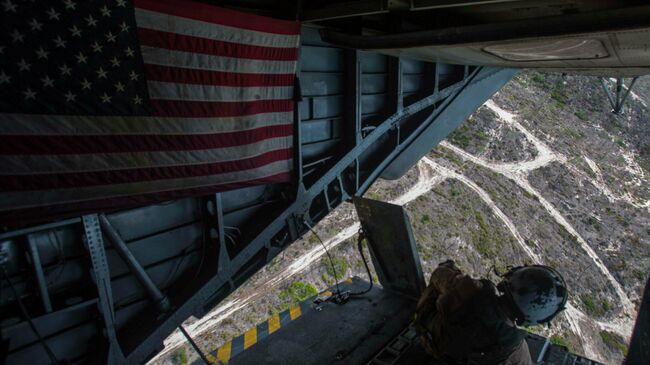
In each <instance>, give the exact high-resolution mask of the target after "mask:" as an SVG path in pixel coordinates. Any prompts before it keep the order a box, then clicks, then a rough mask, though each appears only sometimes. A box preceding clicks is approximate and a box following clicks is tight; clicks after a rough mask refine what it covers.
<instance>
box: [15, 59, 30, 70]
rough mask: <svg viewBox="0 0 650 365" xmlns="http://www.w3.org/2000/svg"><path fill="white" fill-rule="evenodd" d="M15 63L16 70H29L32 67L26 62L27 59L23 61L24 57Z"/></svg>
mask: <svg viewBox="0 0 650 365" xmlns="http://www.w3.org/2000/svg"><path fill="white" fill-rule="evenodd" d="M17 65H18V70H20V71H29V69H30V67H32V65H30V64H29V63H27V61H25V59H24V58H23V59H21V60H20V62H18V64H17Z"/></svg>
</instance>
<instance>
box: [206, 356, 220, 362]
mask: <svg viewBox="0 0 650 365" xmlns="http://www.w3.org/2000/svg"><path fill="white" fill-rule="evenodd" d="M205 358H206V359H208V361H209V362H210V364H216V363H217V361H218V360H217V358H216V357H214V356H213V355H212V354H205Z"/></svg>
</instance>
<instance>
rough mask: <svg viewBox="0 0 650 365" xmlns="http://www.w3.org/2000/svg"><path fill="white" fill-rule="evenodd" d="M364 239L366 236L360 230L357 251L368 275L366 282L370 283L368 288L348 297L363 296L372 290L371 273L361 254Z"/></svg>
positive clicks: (364, 257) (364, 256)
mask: <svg viewBox="0 0 650 365" xmlns="http://www.w3.org/2000/svg"><path fill="white" fill-rule="evenodd" d="M365 238H366V236H365V235H364V234H363V231H362V230H359V235H358V237H357V248H358V249H359V254H360V255H361V260H363V265H364V266H365V267H366V272H367V273H368V281H369V282H370V286H369V287H368V288H367V289H366V290H364V291H362V292H358V293H350V296H359V295H364V294H366V293H368V292H370V291H371V290H372V286H373V284H372V273H371V272H370V266H368V261H367V260H366V255H364V254H363V240H364V239H365Z"/></svg>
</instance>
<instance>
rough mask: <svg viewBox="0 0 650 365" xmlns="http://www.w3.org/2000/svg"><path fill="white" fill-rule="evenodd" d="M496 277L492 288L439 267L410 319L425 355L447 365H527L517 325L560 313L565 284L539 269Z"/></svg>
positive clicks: (525, 347)
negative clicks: (496, 280)
mask: <svg viewBox="0 0 650 365" xmlns="http://www.w3.org/2000/svg"><path fill="white" fill-rule="evenodd" d="M502 278H503V280H502V281H501V282H500V283H499V284H498V285H496V287H495V285H494V284H493V283H492V282H491V281H489V280H487V279H481V280H476V279H472V278H471V277H469V276H467V275H464V274H463V273H462V272H461V271H460V270H459V269H458V268H457V267H456V265H455V263H454V261H452V260H448V261H445V262H443V263H441V264H440V265H439V266H438V268H436V270H434V272H433V273H432V274H431V280H430V282H429V286H428V287H427V288H426V289H425V290H424V293H423V294H422V297H421V298H420V301H419V302H418V305H417V309H416V314H415V321H414V323H415V326H416V329H417V330H418V332H419V334H420V336H421V340H422V345H423V346H424V348H425V350H426V351H427V352H428V353H429V354H431V355H432V356H433V357H434V358H436V359H439V360H442V361H444V362H446V363H449V364H462V365H465V364H467V365H469V364H472V365H474V364H476V365H479V364H490V365H493V364H504V365H529V364H530V365H532V364H533V362H532V360H531V357H530V353H529V351H528V345H527V344H526V341H525V340H524V336H525V333H526V332H525V331H524V330H521V329H519V328H517V325H520V326H529V325H536V324H542V323H547V322H549V321H550V320H551V319H553V317H555V316H556V315H557V314H558V313H559V312H560V311H562V310H563V309H564V305H565V303H566V300H567V295H568V293H567V289H566V284H565V282H564V279H563V278H562V276H561V275H560V274H559V273H558V272H557V271H555V270H553V269H551V268H550V267H547V266H542V265H531V266H519V267H515V268H512V269H510V270H509V271H508V272H507V273H506V274H504V275H503V276H502Z"/></svg>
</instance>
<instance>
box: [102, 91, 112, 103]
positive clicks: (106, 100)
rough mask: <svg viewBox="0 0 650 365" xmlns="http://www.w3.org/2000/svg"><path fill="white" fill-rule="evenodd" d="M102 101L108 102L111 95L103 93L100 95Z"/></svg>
mask: <svg viewBox="0 0 650 365" xmlns="http://www.w3.org/2000/svg"><path fill="white" fill-rule="evenodd" d="M101 99H102V103H104V104H108V103H110V102H111V97H110V96H108V94H106V93H104V95H102V96H101Z"/></svg>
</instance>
